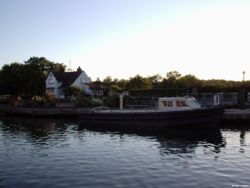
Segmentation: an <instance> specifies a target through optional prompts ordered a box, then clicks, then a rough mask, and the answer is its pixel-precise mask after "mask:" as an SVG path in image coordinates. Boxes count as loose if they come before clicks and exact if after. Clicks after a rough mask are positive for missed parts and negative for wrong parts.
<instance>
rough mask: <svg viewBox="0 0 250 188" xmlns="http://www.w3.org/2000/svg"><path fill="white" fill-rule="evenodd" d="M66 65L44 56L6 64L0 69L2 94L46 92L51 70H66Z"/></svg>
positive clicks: (30, 94) (0, 89) (28, 94)
mask: <svg viewBox="0 0 250 188" xmlns="http://www.w3.org/2000/svg"><path fill="white" fill-rule="evenodd" d="M65 68H66V66H65V65H64V64H62V63H55V62H52V61H49V60H47V59H46V58H44V57H31V58H29V59H28V60H27V61H25V62H24V63H18V62H14V63H11V64H5V65H4V66H3V67H2V69H1V70H0V94H8V95H16V96H25V97H32V96H35V95H44V94H45V80H46V78H47V75H48V73H49V72H50V71H64V70H65Z"/></svg>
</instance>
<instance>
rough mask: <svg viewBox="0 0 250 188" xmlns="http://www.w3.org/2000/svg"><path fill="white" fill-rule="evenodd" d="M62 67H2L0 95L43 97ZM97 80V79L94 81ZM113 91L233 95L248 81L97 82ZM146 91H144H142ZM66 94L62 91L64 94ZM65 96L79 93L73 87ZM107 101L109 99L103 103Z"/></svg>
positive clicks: (174, 76)
mask: <svg viewBox="0 0 250 188" xmlns="http://www.w3.org/2000/svg"><path fill="white" fill-rule="evenodd" d="M65 67H66V66H65V65H64V64H62V63H55V62H52V61H49V60H47V59H46V58H44V57H31V58H29V59H28V60H27V61H25V62H24V63H16V62H15V63H11V64H6V65H4V66H3V67H2V69H1V70H0V95H1V94H8V95H16V96H22V97H33V96H38V95H40V96H41V95H44V94H45V79H46V77H47V75H48V73H49V72H50V71H64V70H65ZM98 81H100V80H98ZM101 83H102V84H103V85H104V86H105V87H107V88H110V89H111V90H112V91H114V92H116V93H117V92H120V91H124V90H130V91H131V93H133V92H139V93H144V94H145V93H150V94H153V93H157V92H158V93H161V94H162V95H167V94H169V93H176V94H177V93H179V92H180V93H181V92H182V91H187V90H189V91H191V90H193V89H194V88H195V89H196V91H199V92H220V91H223V92H237V91H238V90H239V89H242V88H244V89H246V90H248V91H250V81H244V82H239V81H227V80H215V79H212V80H201V79H198V78H197V77H195V76H194V75H190V74H189V75H184V76H182V75H181V74H180V73H179V72H177V71H170V72H167V73H166V76H165V77H162V76H160V75H158V74H157V75H153V76H148V77H142V76H140V75H136V76H134V77H131V78H129V79H120V80H119V79H116V78H112V77H110V76H108V77H106V78H105V79H103V81H102V82H101ZM145 91H147V92H145ZM65 92H66V91H65ZM68 93H73V94H74V95H76V93H77V95H78V94H79V91H78V90H76V89H75V88H70V89H69V91H68ZM107 101H109V100H107Z"/></svg>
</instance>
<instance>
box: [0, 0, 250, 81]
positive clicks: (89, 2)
mask: <svg viewBox="0 0 250 188" xmlns="http://www.w3.org/2000/svg"><path fill="white" fill-rule="evenodd" d="M32 56H38V57H40V56H43V57H46V58H47V59H49V60H52V61H56V62H61V63H64V64H66V65H68V66H69V65H70V66H71V69H76V68H77V67H78V66H81V67H82V69H84V70H85V72H86V73H87V74H88V75H89V76H90V77H91V78H92V79H93V80H95V79H96V78H97V77H99V78H101V79H102V78H104V77H106V76H109V75H110V76H112V77H115V78H129V77H131V76H135V75H136V74H140V75H142V76H150V75H154V74H161V75H162V76H165V75H166V73H167V72H169V71H173V70H177V71H179V72H180V73H181V74H182V75H185V74H194V75H195V76H197V77H198V78H200V79H212V78H215V79H226V80H242V71H243V70H244V71H245V72H246V79H247V80H250V1H248V0H245V1H244V0H234V1H233V0H0V66H2V65H3V64H9V63H12V62H15V61H17V62H23V61H25V60H27V59H29V57H32ZM69 60H70V62H71V63H69Z"/></svg>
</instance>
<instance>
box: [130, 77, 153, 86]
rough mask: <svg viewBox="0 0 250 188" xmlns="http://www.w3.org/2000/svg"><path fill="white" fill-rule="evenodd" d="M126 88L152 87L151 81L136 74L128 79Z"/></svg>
mask: <svg viewBox="0 0 250 188" xmlns="http://www.w3.org/2000/svg"><path fill="white" fill-rule="evenodd" d="M127 88H128V89H152V83H151V82H150V80H149V79H148V78H143V77H141V76H140V75H136V76H135V77H132V78H130V79H129V81H128V84H127Z"/></svg>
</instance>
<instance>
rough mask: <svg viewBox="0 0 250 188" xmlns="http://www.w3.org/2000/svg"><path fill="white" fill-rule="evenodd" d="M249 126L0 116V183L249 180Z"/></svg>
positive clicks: (225, 183) (218, 183) (222, 183)
mask: <svg viewBox="0 0 250 188" xmlns="http://www.w3.org/2000/svg"><path fill="white" fill-rule="evenodd" d="M249 146H250V131H249V129H246V128H245V129H212V130H204V131H194V130H192V131H187V130H185V131H182V132H181V131H179V133H178V132H177V131H172V130H171V131H169V132H161V133H148V132H147V133H143V132H131V131H130V132H110V131H109V130H106V131H99V130H88V129H84V127H82V126H80V125H79V123H78V122H74V121H70V120H67V121H66V120H52V119H51V120H38V119H34V120H32V119H13V118H12V119H10V118H9V119H6V118H0V187H8V188H11V187H25V188H26V187H34V188H35V187H47V188H48V187H53V188H54V187H118V188H121V187H126V188H127V187H149V188H151V187H156V188H157V187H164V188H165V187H176V188H177V187H178V188H179V187H234V186H238V185H241V186H248V187H250V147H249Z"/></svg>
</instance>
